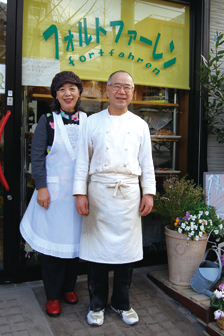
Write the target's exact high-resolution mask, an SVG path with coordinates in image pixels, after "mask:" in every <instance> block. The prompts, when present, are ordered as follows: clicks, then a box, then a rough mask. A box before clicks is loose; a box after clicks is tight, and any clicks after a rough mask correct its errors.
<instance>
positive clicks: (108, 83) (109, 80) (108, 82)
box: [107, 70, 135, 87]
mask: <svg viewBox="0 0 224 336" xmlns="http://www.w3.org/2000/svg"><path fill="white" fill-rule="evenodd" d="M119 72H123V73H126V74H128V75H129V76H130V77H131V79H132V83H133V87H134V86H135V85H134V79H133V77H132V75H130V74H129V73H128V72H127V71H124V70H118V71H115V72H113V73H112V74H111V75H110V77H109V78H108V81H107V85H110V82H111V80H112V77H113V75H115V74H116V73H119Z"/></svg>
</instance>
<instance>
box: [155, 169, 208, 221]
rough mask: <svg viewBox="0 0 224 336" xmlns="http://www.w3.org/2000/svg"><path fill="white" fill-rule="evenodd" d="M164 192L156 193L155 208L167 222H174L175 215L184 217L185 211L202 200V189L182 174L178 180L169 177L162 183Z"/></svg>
mask: <svg viewBox="0 0 224 336" xmlns="http://www.w3.org/2000/svg"><path fill="white" fill-rule="evenodd" d="M163 188H164V193H163V194H162V195H161V194H160V193H157V195H156V199H155V208H156V211H157V213H159V214H160V215H161V216H162V217H163V218H164V219H165V221H166V222H167V223H169V224H170V223H171V222H174V221H175V219H176V218H177V217H184V216H185V215H186V212H187V211H192V210H193V209H195V208H196V207H197V205H198V204H199V202H203V195H204V192H203V189H202V187H201V186H197V185H196V184H195V182H194V180H187V177H186V176H184V177H182V178H181V179H180V180H179V179H178V178H177V177H171V178H169V179H167V180H165V181H164V183H163Z"/></svg>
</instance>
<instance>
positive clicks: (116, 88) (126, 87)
mask: <svg viewBox="0 0 224 336" xmlns="http://www.w3.org/2000/svg"><path fill="white" fill-rule="evenodd" d="M107 86H111V88H112V90H113V91H120V90H121V88H123V90H124V91H125V92H131V91H132V89H133V86H131V85H127V84H116V83H115V84H109V85H107Z"/></svg>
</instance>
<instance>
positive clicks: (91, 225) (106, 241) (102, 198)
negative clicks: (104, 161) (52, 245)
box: [79, 174, 143, 264]
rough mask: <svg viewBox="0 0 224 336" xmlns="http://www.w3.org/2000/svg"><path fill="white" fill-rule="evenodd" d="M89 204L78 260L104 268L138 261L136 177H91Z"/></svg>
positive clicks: (139, 231) (140, 250)
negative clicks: (100, 265)
mask: <svg viewBox="0 0 224 336" xmlns="http://www.w3.org/2000/svg"><path fill="white" fill-rule="evenodd" d="M88 200H89V215H88V216H86V217H83V225H82V235H81V241H80V254H79V257H80V258H81V259H84V260H88V261H93V262H98V263H105V264H124V263H131V262H134V261H138V260H141V259H142V258H143V248H142V226H141V216H140V211H139V207H140V188H139V181H138V177H137V176H134V175H122V174H93V175H92V176H91V181H90V183H89V186H88Z"/></svg>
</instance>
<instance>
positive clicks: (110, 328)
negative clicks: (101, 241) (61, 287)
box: [0, 267, 208, 336]
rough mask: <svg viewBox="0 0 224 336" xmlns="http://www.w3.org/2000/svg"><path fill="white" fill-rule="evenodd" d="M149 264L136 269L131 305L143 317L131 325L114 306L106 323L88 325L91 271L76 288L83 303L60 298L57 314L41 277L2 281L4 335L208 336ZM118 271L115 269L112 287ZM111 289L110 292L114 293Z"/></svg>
mask: <svg viewBox="0 0 224 336" xmlns="http://www.w3.org/2000/svg"><path fill="white" fill-rule="evenodd" d="M149 270H150V267H144V268H137V269H135V270H134V273H133V280H132V285H131V288H130V300H131V304H132V307H133V308H134V309H135V310H136V311H137V313H138V315H139V318H140V321H139V323H138V324H136V325H134V326H128V325H126V324H125V323H124V322H123V321H122V320H121V319H120V317H119V315H118V314H116V313H115V312H114V311H113V310H112V309H111V308H110V305H109V302H108V306H107V307H106V311H105V321H104V324H103V325H102V326H101V327H93V326H89V325H88V324H87V321H86V314H87V311H88V307H89V296H88V290H87V281H86V276H79V277H78V281H77V284H76V292H77V294H78V297H79V302H78V303H77V304H76V305H69V304H67V303H65V302H64V301H63V299H62V300H61V306H62V312H61V315H60V316H59V317H57V318H52V317H49V316H48V315H47V314H46V313H45V306H46V298H45V292H44V287H43V283H42V281H34V282H26V283H21V284H4V285H1V286H0V336H3V335H4V336H51V335H53V336H72V335H75V336H92V335H93V336H94V335H97V336H116V335H122V336H125V335H127V336H134V335H144V336H145V335H152V336H170V335H172V336H201V335H202V336H205V335H208V334H207V333H206V331H205V327H204V326H203V325H202V324H201V323H199V322H198V321H197V319H196V318H195V316H194V315H192V314H191V313H190V312H189V311H188V310H187V309H186V308H184V307H183V306H181V305H180V304H179V303H177V302H176V301H174V300H173V299H171V298H170V297H169V296H167V295H166V294H165V293H164V292H163V291H161V290H160V289H159V288H158V287H157V286H156V285H155V284H153V283H152V282H151V281H150V280H149V279H148V278H147V273H148V272H149ZM112 281H113V276H112V274H110V287H112V286H111V285H112ZM110 294H111V293H110Z"/></svg>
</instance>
